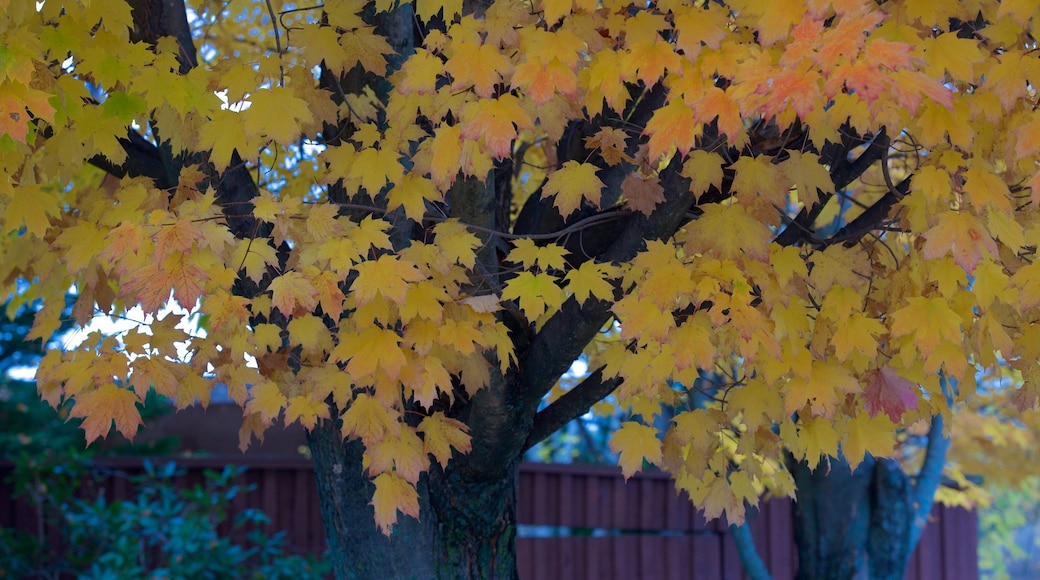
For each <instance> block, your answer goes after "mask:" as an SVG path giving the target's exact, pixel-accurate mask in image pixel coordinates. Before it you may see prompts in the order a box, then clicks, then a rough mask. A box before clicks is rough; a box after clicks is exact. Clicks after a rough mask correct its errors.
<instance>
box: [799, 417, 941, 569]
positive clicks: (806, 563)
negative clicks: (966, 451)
mask: <svg viewBox="0 0 1040 580" xmlns="http://www.w3.org/2000/svg"><path fill="white" fill-rule="evenodd" d="M940 432H941V431H940ZM789 468H790V469H791V472H792V474H793V475H794V480H795V484H796V486H797V490H798V491H797V498H796V503H795V507H794V533H795V541H796V543H797V545H798V575H797V576H796V578H797V579H798V580H810V579H815V578H833V579H835V580H845V579H849V580H866V579H870V580H899V579H901V578H903V576H904V574H905V572H906V567H907V564H908V563H909V561H910V556H911V554H913V551H914V549H915V548H916V547H917V540H918V538H919V537H920V533H919V532H915V529H916V527H917V526H916V523H915V514H916V512H917V511H918V509H919V508H920V507H921V506H918V505H916V504H917V501H918V499H917V496H918V495H919V494H918V493H917V491H918V490H917V489H915V486H913V485H912V484H911V480H910V477H909V476H908V475H907V474H906V473H905V472H904V471H903V469H902V467H900V465H899V464H898V463H896V462H895V461H893V460H891V459H874V458H872V457H869V456H868V457H866V458H865V459H864V461H863V463H861V464H860V465H859V466H857V467H856V470H855V471H852V470H851V469H850V468H849V464H848V462H846V461H844V459H831V460H830V465H829V466H828V465H823V464H821V465H820V466H818V467H817V469H816V470H815V471H813V470H810V469H809V466H808V464H806V463H805V462H804V461H802V462H799V463H797V464H793V462H789ZM934 495H935V490H934V489H933V490H932V491H931V493H929V494H927V499H926V500H925V502H926V505H925V506H924V508H925V509H926V510H929V511H930V508H931V505H932V497H934Z"/></svg>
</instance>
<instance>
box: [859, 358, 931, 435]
mask: <svg viewBox="0 0 1040 580" xmlns="http://www.w3.org/2000/svg"><path fill="white" fill-rule="evenodd" d="M863 380H864V382H866V386H865V387H864V388H863V398H864V399H865V401H866V408H867V412H868V413H870V416H871V417H874V416H876V415H877V414H878V412H879V411H884V412H885V414H886V415H888V417H889V418H890V419H892V421H894V422H896V423H898V422H899V421H900V420H901V419H902V418H903V413H905V412H906V411H913V410H914V409H916V408H917V399H918V391H920V388H919V387H918V386H917V385H916V384H914V383H913V382H911V381H908V380H906V379H904V378H903V377H902V376H900V375H899V374H898V373H896V371H895V370H893V369H892V368H891V367H888V366H885V367H881V368H878V369H874V370H872V371H870V372H869V373H867V374H866V376H864V377H863Z"/></svg>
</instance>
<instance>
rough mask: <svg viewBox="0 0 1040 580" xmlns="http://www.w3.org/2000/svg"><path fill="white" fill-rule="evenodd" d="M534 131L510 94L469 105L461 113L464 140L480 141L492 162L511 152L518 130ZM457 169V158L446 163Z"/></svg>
mask: <svg viewBox="0 0 1040 580" xmlns="http://www.w3.org/2000/svg"><path fill="white" fill-rule="evenodd" d="M532 128H534V121H533V120H532V119H531V116H530V115H529V114H528V113H527V111H526V110H524V109H523V107H521V106H520V100H519V99H517V98H516V97H515V96H513V95H502V96H500V97H499V98H497V99H490V100H481V101H475V102H473V103H470V104H469V105H467V106H466V108H465V109H463V111H462V131H461V133H460V136H461V137H462V138H463V139H471V140H476V139H483V140H484V144H485V145H486V146H487V149H488V151H489V152H490V153H491V154H492V156H494V158H495V159H502V158H503V157H508V156H509V155H510V154H511V153H512V145H513V140H514V139H516V136H517V130H523V129H532ZM449 162H450V163H451V164H452V165H453V166H455V167H457V166H458V161H457V158H456V159H454V160H450V161H449Z"/></svg>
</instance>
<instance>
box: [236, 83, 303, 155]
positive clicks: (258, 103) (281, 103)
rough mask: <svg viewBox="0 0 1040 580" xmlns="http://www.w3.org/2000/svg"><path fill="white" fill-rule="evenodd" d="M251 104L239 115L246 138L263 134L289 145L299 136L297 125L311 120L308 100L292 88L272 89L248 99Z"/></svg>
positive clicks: (258, 92)
mask: <svg viewBox="0 0 1040 580" xmlns="http://www.w3.org/2000/svg"><path fill="white" fill-rule="evenodd" d="M250 101H251V103H252V105H251V106H250V107H249V108H248V109H246V110H244V111H242V112H241V113H240V115H241V117H240V118H239V122H241V123H243V124H244V125H245V134H246V136H247V137H248V136H250V135H266V136H267V137H269V138H271V139H274V140H275V141H276V142H278V143H291V142H293V141H295V140H296V139H299V137H300V123H310V122H311V121H313V120H314V117H313V116H312V115H311V111H310V108H309V107H308V106H307V101H305V100H303V99H301V98H299V97H297V96H296V94H295V93H294V92H293V91H292V89H288V88H283V87H272V88H270V89H267V90H259V91H257V92H255V93H253V95H252V96H250Z"/></svg>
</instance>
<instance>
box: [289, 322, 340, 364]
mask: <svg viewBox="0 0 1040 580" xmlns="http://www.w3.org/2000/svg"><path fill="white" fill-rule="evenodd" d="M289 341H290V342H291V343H292V344H298V345H300V346H302V347H303V352H304V353H305V354H310V355H321V354H323V353H326V352H328V351H330V350H332V333H330V332H329V329H328V327H327V326H325V322H324V321H322V319H321V318H318V317H317V316H314V315H313V314H303V315H300V316H294V317H293V319H292V320H290V321H289Z"/></svg>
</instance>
